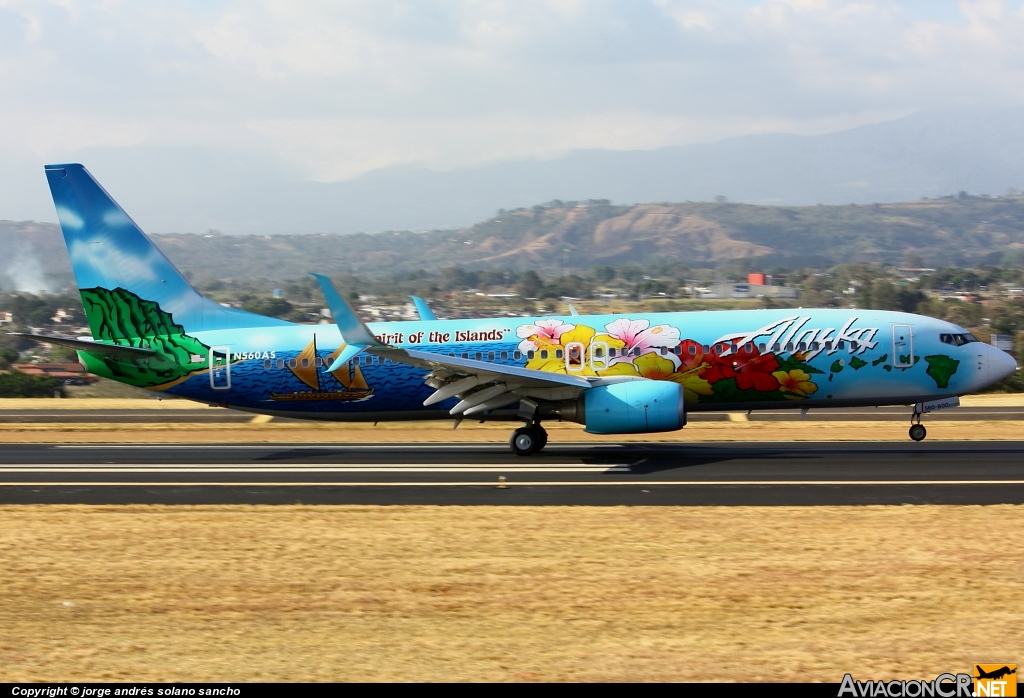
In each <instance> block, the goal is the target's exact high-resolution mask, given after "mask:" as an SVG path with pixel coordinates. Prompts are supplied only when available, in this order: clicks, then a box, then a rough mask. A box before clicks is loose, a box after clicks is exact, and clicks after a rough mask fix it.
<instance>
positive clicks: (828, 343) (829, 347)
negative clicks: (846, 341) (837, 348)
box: [825, 342, 832, 351]
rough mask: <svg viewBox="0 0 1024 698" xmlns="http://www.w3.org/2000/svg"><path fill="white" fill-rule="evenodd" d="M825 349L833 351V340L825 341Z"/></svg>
mask: <svg viewBox="0 0 1024 698" xmlns="http://www.w3.org/2000/svg"><path fill="white" fill-rule="evenodd" d="M825 351H832V342H825Z"/></svg>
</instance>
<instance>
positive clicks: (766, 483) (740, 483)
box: [0, 480, 1024, 488]
mask: <svg viewBox="0 0 1024 698" xmlns="http://www.w3.org/2000/svg"><path fill="white" fill-rule="evenodd" d="M503 484H505V485H506V486H507V487H508V488H512V487H607V486H619V487H621V486H630V487H656V486H673V487H805V486H814V487H820V486H828V487H839V486H846V485H873V486H879V485H890V486H922V485H929V486H930V485H1024V480H707V481H704V480H688V481H673V480H654V481H651V480H639V481H636V480H634V481H629V482H625V481H621V480H620V481H609V482H601V481H584V482H579V481H575V482H574V481H563V482H557V481H555V482H548V481H538V480H522V481H512V482H508V481H506V482H505V483H503ZM497 485H498V483H497V482H174V481H169V482H95V481H94V482H0V487H497Z"/></svg>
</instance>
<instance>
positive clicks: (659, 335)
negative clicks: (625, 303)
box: [604, 318, 679, 364]
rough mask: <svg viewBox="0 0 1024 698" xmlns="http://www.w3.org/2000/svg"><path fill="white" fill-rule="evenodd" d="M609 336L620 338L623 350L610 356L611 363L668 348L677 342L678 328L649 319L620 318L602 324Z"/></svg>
mask: <svg viewBox="0 0 1024 698" xmlns="http://www.w3.org/2000/svg"><path fill="white" fill-rule="evenodd" d="M604 329H605V330H606V331H607V332H608V335H609V336H610V337H614V338H615V339H618V340H621V341H622V344H623V351H621V352H617V353H618V355H617V356H615V357H612V360H611V363H613V364H614V363H618V362H620V361H629V360H630V357H636V356H643V355H644V354H647V353H648V352H652V351H657V350H659V349H661V348H662V347H664V348H666V349H670V348H672V347H674V346H676V345H677V344H679V330H677V329H676V328H675V327H672V326H671V325H655V326H654V327H651V321H650V320H628V319H626V318H622V319H619V320H615V321H614V322H610V323H608V324H607V325H605V326H604Z"/></svg>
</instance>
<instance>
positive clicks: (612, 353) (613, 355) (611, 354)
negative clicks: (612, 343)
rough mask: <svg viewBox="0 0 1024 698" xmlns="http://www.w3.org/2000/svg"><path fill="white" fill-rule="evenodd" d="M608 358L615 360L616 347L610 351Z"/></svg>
mask: <svg viewBox="0 0 1024 698" xmlns="http://www.w3.org/2000/svg"><path fill="white" fill-rule="evenodd" d="M608 356H609V357H611V358H615V347H612V348H611V349H609V350H608Z"/></svg>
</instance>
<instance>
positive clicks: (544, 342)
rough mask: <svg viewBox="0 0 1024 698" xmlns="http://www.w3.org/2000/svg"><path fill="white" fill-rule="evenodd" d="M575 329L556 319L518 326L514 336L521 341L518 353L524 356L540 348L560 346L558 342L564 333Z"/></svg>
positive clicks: (573, 326)
mask: <svg viewBox="0 0 1024 698" xmlns="http://www.w3.org/2000/svg"><path fill="white" fill-rule="evenodd" d="M575 328H576V325H570V324H569V323H567V322H563V321H561V320H558V319H552V320H538V321H537V322H536V323H534V324H532V325H520V326H519V327H517V328H516V336H517V337H519V338H520V339H522V340H523V341H521V342H520V343H519V351H521V352H523V353H524V354H526V353H527V352H530V351H537V350H538V349H540V348H541V347H542V346H553V345H560V344H561V343H560V342H559V341H558V340H559V339H561V337H562V335H563V334H565V333H566V332H568V331H570V330H573V329H575Z"/></svg>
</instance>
